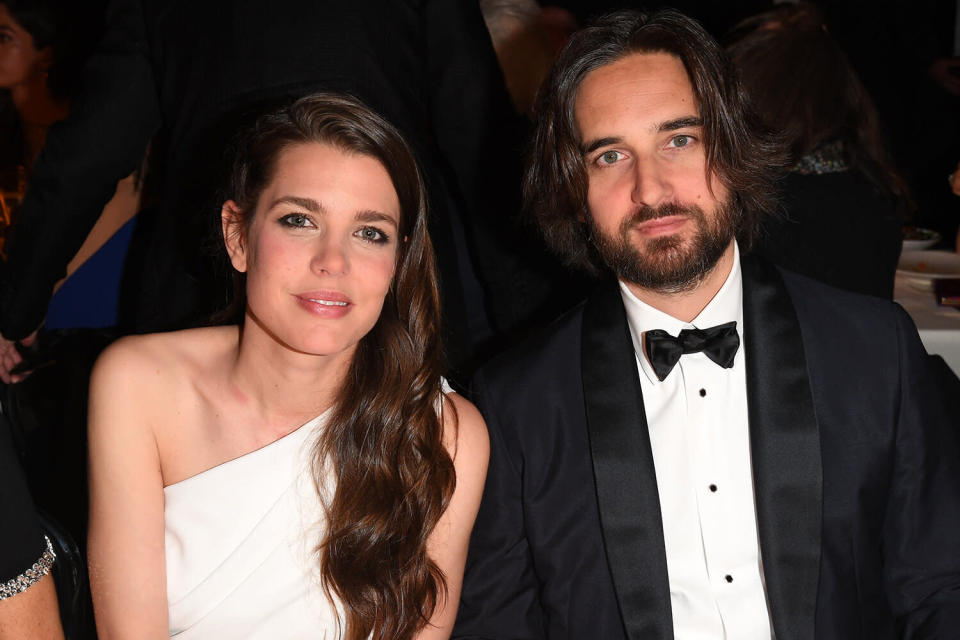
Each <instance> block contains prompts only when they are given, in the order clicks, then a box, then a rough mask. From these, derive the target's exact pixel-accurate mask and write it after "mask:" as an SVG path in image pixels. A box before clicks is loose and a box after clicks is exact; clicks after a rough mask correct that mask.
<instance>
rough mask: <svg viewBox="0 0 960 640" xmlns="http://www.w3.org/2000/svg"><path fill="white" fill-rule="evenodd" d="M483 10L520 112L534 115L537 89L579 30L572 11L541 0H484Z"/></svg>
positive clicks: (512, 97)
mask: <svg viewBox="0 0 960 640" xmlns="http://www.w3.org/2000/svg"><path fill="white" fill-rule="evenodd" d="M480 10H481V11H482V12H483V19H484V22H486V25H487V29H488V30H489V31H490V37H491V39H492V40H493V48H494V50H495V51H496V52H497V60H498V61H499V63H500V68H501V69H502V70H503V75H504V79H505V80H506V83H507V90H508V91H509V92H510V99H511V100H512V101H513V106H514V109H516V111H517V113H519V114H523V115H527V116H529V115H531V111H532V109H533V103H534V100H535V99H536V97H537V89H538V88H539V87H540V83H541V82H543V79H544V78H545V77H546V75H547V72H548V71H549V70H550V65H551V64H553V61H554V59H555V58H556V57H557V54H558V53H559V52H560V49H561V48H563V45H564V44H566V41H567V38H568V37H569V36H570V34H571V33H573V32H574V31H576V29H577V22H576V19H575V18H574V17H573V14H571V13H570V12H569V11H567V10H565V9H561V8H559V7H541V6H540V3H539V2H537V0H480Z"/></svg>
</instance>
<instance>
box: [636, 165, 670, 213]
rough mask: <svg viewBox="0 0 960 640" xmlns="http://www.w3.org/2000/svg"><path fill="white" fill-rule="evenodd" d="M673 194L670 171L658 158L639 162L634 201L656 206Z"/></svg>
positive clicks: (639, 203)
mask: <svg viewBox="0 0 960 640" xmlns="http://www.w3.org/2000/svg"><path fill="white" fill-rule="evenodd" d="M672 195H673V188H672V185H671V183H670V180H669V172H668V171H667V170H666V168H665V167H663V166H662V165H661V163H660V162H658V161H657V160H656V159H649V160H647V161H640V162H637V164H636V167H634V184H633V194H632V198H633V202H634V204H637V205H640V206H644V205H645V206H649V207H656V206H657V205H659V204H660V203H662V202H665V201H668V200H669V199H670V198H671V196H672Z"/></svg>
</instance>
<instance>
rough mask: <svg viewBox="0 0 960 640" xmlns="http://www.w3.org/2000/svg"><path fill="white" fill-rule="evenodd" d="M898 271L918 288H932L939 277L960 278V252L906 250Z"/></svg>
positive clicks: (902, 255)
mask: <svg viewBox="0 0 960 640" xmlns="http://www.w3.org/2000/svg"><path fill="white" fill-rule="evenodd" d="M897 273H898V274H900V275H903V276H906V277H907V278H908V279H909V280H910V284H911V285H912V286H913V287H915V288H918V289H924V290H930V289H932V288H933V281H934V280H936V279H938V278H960V254H956V253H953V252H952V251H904V252H903V253H901V254H900V262H899V264H897Z"/></svg>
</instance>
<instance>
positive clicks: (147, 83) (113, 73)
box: [0, 0, 160, 340]
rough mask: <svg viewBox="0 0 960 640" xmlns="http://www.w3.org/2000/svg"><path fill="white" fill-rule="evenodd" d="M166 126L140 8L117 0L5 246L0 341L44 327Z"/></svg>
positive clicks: (132, 2)
mask: <svg viewBox="0 0 960 640" xmlns="http://www.w3.org/2000/svg"><path fill="white" fill-rule="evenodd" d="M159 122H160V108H159V103H158V98H157V90H156V87H155V83H154V78H153V71H152V69H151V65H150V61H149V59H148V52H147V39H146V33H145V28H144V20H143V10H142V7H141V3H140V0H113V2H112V4H111V6H110V9H109V11H108V13H107V23H106V30H105V32H104V37H103V39H102V40H101V43H100V44H99V45H98V47H97V50H96V52H95V53H94V54H93V55H92V56H91V58H90V60H89V61H88V62H87V64H86V66H85V68H84V76H83V85H82V90H81V94H80V95H79V96H78V97H77V99H76V100H75V101H74V103H73V105H72V106H71V112H70V115H69V116H67V118H66V119H64V120H63V121H62V122H59V123H57V124H56V125H54V126H53V127H51V128H50V131H49V132H48V133H47V138H46V143H45V145H44V148H43V151H42V152H41V153H40V156H39V158H38V159H37V162H36V165H35V166H34V169H33V174H32V176H31V180H30V186H29V189H28V191H27V195H26V197H25V199H24V202H23V204H22V206H21V207H20V211H19V213H18V217H17V221H16V223H15V225H14V228H13V230H12V234H13V236H12V238H11V241H10V243H9V252H8V263H7V269H6V274H5V277H4V282H3V283H2V295H0V333H2V334H3V336H4V337H5V338H7V339H9V340H19V339H21V338H23V337H25V336H26V335H28V334H29V333H30V332H32V331H33V330H34V329H36V328H37V327H39V326H40V324H41V323H42V322H43V318H44V315H45V313H46V309H47V304H48V303H49V301H50V296H51V294H52V291H53V286H54V284H55V283H56V282H57V281H58V280H60V279H61V278H62V277H63V276H64V275H65V273H66V266H67V264H68V263H69V262H70V260H71V258H73V256H74V254H76V252H77V250H78V249H79V248H80V245H81V244H82V243H83V241H84V239H85V238H86V236H87V234H88V233H89V232H90V229H91V228H92V227H93V225H94V223H95V222H96V221H97V218H98V217H99V216H100V212H101V211H102V209H103V207H104V205H105V204H106V203H107V202H108V201H109V200H110V198H111V197H112V196H113V194H114V191H115V190H116V187H117V182H118V181H119V180H120V179H122V178H124V177H126V176H127V175H129V174H130V173H131V172H132V171H133V170H134V169H136V168H137V167H138V166H139V165H140V163H141V161H142V159H143V156H144V153H145V151H146V148H147V144H148V143H149V140H150V137H151V136H152V135H153V133H154V131H155V130H156V129H157V127H158V125H159Z"/></svg>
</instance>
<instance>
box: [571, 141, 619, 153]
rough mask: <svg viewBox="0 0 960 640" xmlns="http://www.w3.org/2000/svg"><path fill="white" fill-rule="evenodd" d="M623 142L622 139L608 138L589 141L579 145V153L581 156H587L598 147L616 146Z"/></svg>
mask: <svg viewBox="0 0 960 640" xmlns="http://www.w3.org/2000/svg"><path fill="white" fill-rule="evenodd" d="M619 142H623V138H618V137H610V138H597V139H596V140H591V141H590V142H584V143H583V144H582V145H580V152H581V153H582V154H583V155H587V154H588V153H590V152H591V151H596V150H597V149H599V148H600V147H605V146H607V145H608V144H617V143H619Z"/></svg>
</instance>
